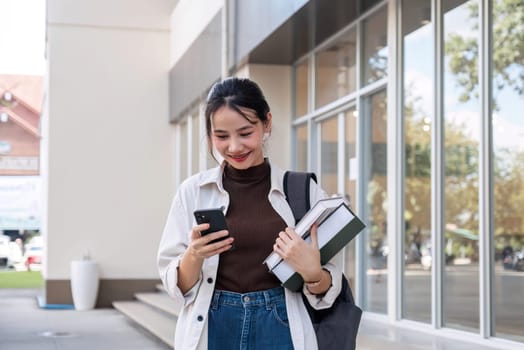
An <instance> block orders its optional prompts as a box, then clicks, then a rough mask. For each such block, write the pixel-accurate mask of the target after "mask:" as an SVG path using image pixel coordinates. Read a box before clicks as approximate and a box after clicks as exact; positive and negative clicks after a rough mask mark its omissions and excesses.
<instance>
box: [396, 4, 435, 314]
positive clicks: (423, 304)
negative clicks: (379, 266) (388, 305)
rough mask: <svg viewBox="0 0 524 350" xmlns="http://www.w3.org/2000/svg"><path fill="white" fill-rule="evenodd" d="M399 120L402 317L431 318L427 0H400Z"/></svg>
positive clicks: (430, 99)
mask: <svg viewBox="0 0 524 350" xmlns="http://www.w3.org/2000/svg"><path fill="white" fill-rule="evenodd" d="M402 9H403V18H405V20H404V21H402V23H401V26H402V40H403V47H404V53H403V56H402V58H403V59H402V75H403V82H404V88H403V101H402V113H403V121H404V157H403V158H404V174H405V177H404V218H403V219H404V223H405V224H404V227H405V230H404V234H403V236H404V242H403V243H404V251H405V259H404V266H403V285H404V289H403V300H404V305H403V310H402V315H403V317H405V318H407V319H410V320H416V321H421V322H425V323H430V322H431V264H432V256H431V168H432V166H431V126H432V119H433V113H432V111H433V96H434V91H433V85H434V84H433V70H434V68H435V67H434V64H433V63H432V60H431V59H427V56H429V57H433V56H434V55H433V52H432V51H433V46H432V30H433V26H432V24H431V1H430V0H426V1H420V0H404V1H402Z"/></svg>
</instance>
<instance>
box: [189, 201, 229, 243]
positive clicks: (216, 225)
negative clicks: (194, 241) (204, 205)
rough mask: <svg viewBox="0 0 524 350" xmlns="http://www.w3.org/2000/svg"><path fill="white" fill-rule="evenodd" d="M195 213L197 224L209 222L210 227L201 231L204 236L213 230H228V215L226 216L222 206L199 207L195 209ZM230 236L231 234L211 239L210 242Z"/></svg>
mask: <svg viewBox="0 0 524 350" xmlns="http://www.w3.org/2000/svg"><path fill="white" fill-rule="evenodd" d="M193 214H194V215H195V220H196V222H197V224H199V225H200V224H209V228H208V229H207V230H204V231H201V232H200V234H201V235H202V236H205V235H207V234H210V233H213V232H218V231H222V230H228V228H227V222H226V217H225V216H224V213H223V212H222V209H220V208H211V209H198V210H195V212H194V213H193ZM228 237H229V234H228V235H227V236H225V237H221V238H219V239H215V240H213V241H211V242H210V243H215V242H219V241H221V240H223V239H226V238H228Z"/></svg>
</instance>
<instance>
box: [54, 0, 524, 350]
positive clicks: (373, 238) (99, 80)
mask: <svg viewBox="0 0 524 350" xmlns="http://www.w3.org/2000/svg"><path fill="white" fill-rule="evenodd" d="M111 4H112V5H110V7H109V8H107V6H109V5H107V4H105V3H102V2H101V1H95V2H80V5H78V4H75V7H74V8H73V7H72V6H71V5H69V4H68V2H67V1H64V0H49V4H48V8H49V10H48V47H49V62H50V67H49V84H48V89H49V97H48V100H47V101H48V105H47V116H46V123H47V124H46V125H47V126H45V127H46V128H47V127H48V128H49V129H48V130H47V132H46V133H44V135H46V137H48V141H47V142H46V143H45V145H46V146H44V147H47V149H46V151H45V153H46V154H47V155H48V157H49V159H48V160H47V161H46V164H47V166H46V167H47V169H46V178H47V181H48V187H47V188H48V191H49V194H48V198H49V201H48V215H47V217H48V220H49V222H48V224H47V231H48V236H47V240H48V256H47V259H48V260H49V265H48V266H47V269H46V273H47V278H46V280H47V291H48V296H49V297H50V298H51V299H52V298H56V297H57V296H58V295H61V294H63V293H64V292H65V291H66V290H67V286H68V275H67V264H68V262H69V261H70V260H71V259H73V258H74V257H77V256H79V255H80V254H81V253H82V251H83V250H84V249H85V248H89V249H90V252H91V253H92V256H93V257H94V258H96V259H97V260H98V261H99V262H100V266H101V270H102V275H103V281H102V285H101V291H100V292H101V293H102V295H103V297H102V298H105V299H104V300H106V301H107V300H112V299H114V298H115V297H120V296H124V295H126V293H127V292H122V293H121V295H116V294H117V293H114V289H115V288H116V286H124V287H122V290H123V289H125V290H126V291H128V290H130V289H132V288H138V287H139V288H144V289H146V288H149V286H150V285H152V283H153V282H154V281H155V280H156V279H157V276H156V271H155V269H154V256H155V253H156V244H157V243H158V239H159V235H160V232H161V230H162V225H163V220H164V217H165V213H167V209H168V205H169V204H168V203H169V200H170V196H171V195H172V194H173V193H174V191H175V190H176V187H177V185H178V184H179V183H180V182H181V181H182V180H183V179H184V178H186V177H187V176H189V175H191V174H193V173H195V172H198V171H200V170H203V169H206V168H208V167H211V166H214V165H215V162H214V160H213V159H212V158H211V157H210V156H209V155H208V153H207V142H206V140H205V134H204V130H203V123H204V120H203V108H204V103H205V96H206V94H207V92H208V91H209V88H210V87H211V86H212V84H213V83H214V82H216V81H218V80H219V79H221V78H222V77H226V76H231V75H235V76H247V77H250V78H251V79H253V80H255V81H257V82H258V83H259V84H260V85H261V87H262V89H263V90H264V91H265V93H266V97H267V99H268V101H269V103H270V106H271V108H272V113H273V116H274V119H273V130H272V135H271V137H270V141H269V143H270V146H269V148H268V154H269V156H270V157H271V158H272V160H273V161H274V162H276V163H277V164H278V165H280V166H281V167H284V168H292V169H296V170H309V171H315V172H316V173H317V176H318V178H319V181H320V182H321V184H322V186H323V187H324V189H326V191H328V192H329V193H344V194H347V195H348V196H349V197H350V199H351V202H352V206H353V208H354V209H355V211H356V213H358V215H359V216H360V217H361V218H363V220H364V221H365V222H366V223H367V229H366V232H364V233H363V234H361V235H360V236H359V237H358V238H357V239H356V241H354V242H352V243H351V244H350V246H349V247H348V248H347V250H346V252H345V261H346V266H345V268H346V274H347V276H348V277H349V278H350V280H351V282H352V286H353V289H354V291H355V294H356V298H357V302H358V303H359V305H361V306H362V307H363V309H364V310H365V311H366V317H370V318H374V317H376V318H382V319H388V320H389V321H390V322H392V323H394V324H398V325H402V326H405V327H411V328H413V329H424V330H427V331H431V332H436V333H437V334H439V335H442V336H445V337H448V336H449V337H456V336H460V337H466V338H468V339H471V340H472V341H473V342H480V343H483V344H487V345H493V346H495V347H498V348H516V347H518V346H522V342H524V328H523V327H522V324H524V312H523V311H522V310H524V300H523V299H522V297H521V295H520V294H521V293H519V291H522V290H524V272H523V271H521V268H520V267H519V266H521V265H519V264H520V261H521V260H522V259H520V258H519V256H520V255H519V254H522V253H521V252H522V250H523V249H524V247H523V244H524V220H523V218H522V215H521V214H520V213H521V212H522V210H523V209H524V195H523V193H524V192H523V191H524V190H523V189H524V176H523V175H522V174H524V144H523V143H522V141H521V140H522V136H524V119H523V118H522V116H521V115H520V111H521V110H522V108H523V107H524V99H523V98H522V91H523V85H522V81H523V79H522V76H523V74H524V62H523V57H524V54H523V52H524V39H523V32H524V29H523V27H522V16H523V14H524V1H522V0H493V1H490V0H467V1H466V0H441V1H437V0H383V1H379V0H367V1H366V0H359V1H338V0H336V1H334V0H309V1H307V0H289V1H280V0H270V1H256V0H242V1H234V0H205V1H204V0H191V1H190V0H180V1H167V0H166V1H160V0H159V1H153V2H148V7H147V8H148V9H147V10H146V11H145V13H142V12H141V11H142V10H140V11H139V10H138V9H139V8H141V7H139V4H140V1H139V0H134V1H131V2H124V1H123V0H122V1H116V2H115V4H113V3H111ZM117 5H120V6H121V7H118V6H117ZM113 6H114V7H113ZM117 8H118V10H119V11H116V9H117ZM101 9H104V12H100V11H99V10H101ZM139 12H140V14H141V15H142V16H139V17H134V16H133V15H135V14H137V13H139ZM137 18H138V19H137ZM78 38H81V39H82V40H78ZM66 43H67V44H66ZM95 48H96V49H97V50H98V51H97V52H100V53H101V54H98V55H95V56H93V55H91V54H90V52H93V50H94V49H95ZM130 48H132V50H130ZM70 76H74V77H75V82H73V83H71V80H68V81H67V83H66V79H65V77H70ZM71 84H73V86H74V89H72V88H71ZM79 92H80V93H79ZM82 92H83V93H82ZM86 96H89V99H88V101H87V99H86ZM64 97H65V98H64ZM79 106H80V108H78V107H79ZM116 107H118V108H116ZM79 110H80V112H79ZM71 113H75V118H70V114H71ZM123 125H125V126H126V129H125V130H126V131H125V132H119V133H115V132H114V131H122V130H124V129H123ZM68 127H73V128H79V129H80V128H81V130H82V133H81V134H82V135H81V137H77V136H75V139H68V138H67V137H66V136H65V135H63V134H61V133H60V131H61V130H65V128H68ZM54 128H56V129H54ZM127 128H129V129H127ZM53 130H55V131H54V133H53ZM116 135H118V136H116ZM66 145H67V149H65V148H64V147H65V146H66ZM109 145H110V146H111V147H112V148H111V147H110V149H109V151H108V152H109V154H107V152H106V147H107V146H109ZM74 150H75V152H76V156H75V159H74V160H73V161H72V164H70V166H69V167H68V169H67V171H66V172H64V170H63V168H61V167H62V166H63V164H64V162H65V161H66V160H67V159H68V158H69V156H70V155H71V153H72V152H73V151H74ZM78 153H79V154H78ZM53 155H54V157H53ZM99 162H102V167H101V168H103V169H104V170H105V171H104V172H103V173H101V172H100V171H99V169H100V168H98V169H96V168H93V165H94V164H100V163H99ZM79 202H80V205H79V206H71V205H67V208H66V214H67V215H60V214H59V213H58V211H59V210H61V209H63V206H64V205H66V204H67V203H76V204H78V203H79ZM93 221H96V222H93ZM79 223H80V225H79ZM72 232H74V234H73V233H72ZM64 241H66V242H64ZM66 246H67V247H68V249H70V250H69V251H68V252H67V253H66V255H65V256H64V255H63V254H62V255H60V254H58V251H60V250H61V249H64V248H65V247H66ZM115 248H116V249H115ZM122 248H124V249H122ZM133 281H135V282H139V283H133ZM104 283H105V286H104ZM59 291H60V292H59ZM58 299H59V298H58ZM58 299H55V300H58ZM100 304H101V305H103V304H104V303H102V302H101V303H100Z"/></svg>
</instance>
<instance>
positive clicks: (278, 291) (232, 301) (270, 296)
mask: <svg viewBox="0 0 524 350" xmlns="http://www.w3.org/2000/svg"><path fill="white" fill-rule="evenodd" d="M284 300H285V299H284V288H283V287H275V288H271V289H266V290H261V291H257V292H249V293H235V292H230V291H225V290H215V292H214V293H213V299H212V301H211V308H214V309H216V308H217V307H218V305H229V306H237V307H242V308H247V307H260V306H266V308H267V309H268V310H269V309H271V308H272V307H273V305H274V304H275V303H277V302H283V301H284Z"/></svg>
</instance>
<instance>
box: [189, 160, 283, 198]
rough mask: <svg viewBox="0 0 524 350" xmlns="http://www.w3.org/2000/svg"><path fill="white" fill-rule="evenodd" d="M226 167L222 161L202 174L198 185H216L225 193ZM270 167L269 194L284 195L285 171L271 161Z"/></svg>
mask: <svg viewBox="0 0 524 350" xmlns="http://www.w3.org/2000/svg"><path fill="white" fill-rule="evenodd" d="M225 166H226V162H225V161H222V163H221V164H220V166H217V167H215V168H212V169H209V170H207V171H203V172H202V173H200V179H199V182H198V185H199V186H200V187H203V186H206V185H209V184H216V185H217V187H218V188H219V189H220V190H221V191H224V186H223V185H222V176H223V174H224V167H225ZM269 166H270V167H271V189H270V190H269V192H270V193H271V192H273V191H277V192H280V193H281V194H282V195H284V184H283V183H282V182H283V179H284V171H283V170H282V169H280V168H279V167H277V166H275V165H274V164H272V163H271V161H270V162H269Z"/></svg>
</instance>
